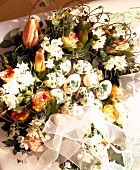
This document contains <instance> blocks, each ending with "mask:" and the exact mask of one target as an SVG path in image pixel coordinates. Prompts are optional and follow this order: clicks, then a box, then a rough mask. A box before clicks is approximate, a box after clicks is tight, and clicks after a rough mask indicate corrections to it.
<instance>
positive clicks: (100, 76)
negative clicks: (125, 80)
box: [92, 68, 104, 81]
mask: <svg viewBox="0 0 140 170" xmlns="http://www.w3.org/2000/svg"><path fill="white" fill-rule="evenodd" d="M92 73H94V74H96V76H97V77H98V80H99V81H101V80H103V79H104V75H103V72H102V70H99V69H98V68H94V69H93V70H92Z"/></svg>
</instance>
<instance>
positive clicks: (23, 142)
mask: <svg viewBox="0 0 140 170" xmlns="http://www.w3.org/2000/svg"><path fill="white" fill-rule="evenodd" d="M18 143H20V147H21V148H25V150H28V149H29V142H28V140H27V139H26V138H24V137H23V136H18Z"/></svg>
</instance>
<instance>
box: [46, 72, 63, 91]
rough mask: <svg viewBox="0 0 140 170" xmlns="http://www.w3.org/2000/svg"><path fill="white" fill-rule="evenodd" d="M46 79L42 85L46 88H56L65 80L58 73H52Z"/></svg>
mask: <svg viewBox="0 0 140 170" xmlns="http://www.w3.org/2000/svg"><path fill="white" fill-rule="evenodd" d="M46 79H47V80H45V81H44V84H45V85H46V86H47V87H50V88H58V87H61V86H62V85H63V84H64V82H65V79H66V78H65V77H64V75H62V74H60V73H59V72H54V73H49V74H47V75H46Z"/></svg>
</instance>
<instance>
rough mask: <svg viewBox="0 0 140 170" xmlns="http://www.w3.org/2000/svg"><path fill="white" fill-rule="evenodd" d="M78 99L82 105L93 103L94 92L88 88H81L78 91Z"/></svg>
mask: <svg viewBox="0 0 140 170" xmlns="http://www.w3.org/2000/svg"><path fill="white" fill-rule="evenodd" d="M76 97H77V99H78V100H79V102H80V103H81V104H82V105H85V104H87V103H93V101H94V94H93V92H92V91H91V90H89V89H87V88H86V87H80V88H79V90H78V91H77V94H76Z"/></svg>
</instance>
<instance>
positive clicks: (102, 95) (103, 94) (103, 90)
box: [96, 80, 112, 100]
mask: <svg viewBox="0 0 140 170" xmlns="http://www.w3.org/2000/svg"><path fill="white" fill-rule="evenodd" d="M111 90H112V83H111V81H109V80H104V81H102V82H101V83H100V85H99V87H98V88H97V89H96V97H97V98H98V99H100V100H105V99H107V98H108V97H109V95H110V93H111Z"/></svg>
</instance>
